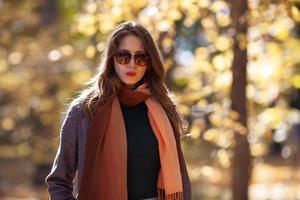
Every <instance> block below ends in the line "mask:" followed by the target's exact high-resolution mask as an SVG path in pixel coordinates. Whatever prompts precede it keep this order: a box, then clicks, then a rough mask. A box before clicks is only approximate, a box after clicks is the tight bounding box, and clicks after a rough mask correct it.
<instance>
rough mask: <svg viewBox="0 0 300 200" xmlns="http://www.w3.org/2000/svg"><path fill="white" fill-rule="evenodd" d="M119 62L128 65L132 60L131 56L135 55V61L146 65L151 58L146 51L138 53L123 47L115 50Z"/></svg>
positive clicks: (140, 64)
mask: <svg viewBox="0 0 300 200" xmlns="http://www.w3.org/2000/svg"><path fill="white" fill-rule="evenodd" d="M114 56H115V58H116V61H117V63H119V64H122V65H126V64H128V63H129V62H130V60H131V57H132V56H133V59H134V63H135V64H137V65H139V66H146V65H147V64H148V62H149V60H150V57H149V55H148V54H146V53H145V52H142V51H141V52H136V53H130V52H129V51H127V50H125V49H121V50H118V51H116V52H115V54H114Z"/></svg>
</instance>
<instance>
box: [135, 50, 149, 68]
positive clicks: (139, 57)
mask: <svg viewBox="0 0 300 200" xmlns="http://www.w3.org/2000/svg"><path fill="white" fill-rule="evenodd" d="M134 61H135V63H136V64H137V65H140V66H145V65H147V64H148V61H149V57H148V55H147V54H145V53H137V54H135V55H134Z"/></svg>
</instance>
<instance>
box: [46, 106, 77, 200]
mask: <svg viewBox="0 0 300 200" xmlns="http://www.w3.org/2000/svg"><path fill="white" fill-rule="evenodd" d="M78 118H79V117H78V111H77V110H76V106H72V107H71V108H70V109H69V111H68V112H67V116H66V117H65V119H64V122H63V124H62V127H61V129H60V144H59V147H58V150H57V153H56V157H55V160H54V162H53V166H52V169H51V172H50V174H49V175H48V176H47V177H46V180H45V181H46V183H47V185H48V192H49V194H50V197H51V200H75V198H74V196H73V180H74V177H75V174H76V170H77V150H78V147H77V140H78V138H77V135H78V134H77V130H78V129H77V125H78V120H77V119H78Z"/></svg>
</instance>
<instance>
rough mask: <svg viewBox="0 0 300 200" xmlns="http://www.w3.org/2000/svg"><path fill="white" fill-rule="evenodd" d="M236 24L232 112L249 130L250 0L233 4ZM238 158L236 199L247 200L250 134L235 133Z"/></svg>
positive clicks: (234, 186)
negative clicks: (247, 92) (248, 47)
mask: <svg viewBox="0 0 300 200" xmlns="http://www.w3.org/2000/svg"><path fill="white" fill-rule="evenodd" d="M231 13H232V23H233V27H234V29H235V34H234V39H233V41H234V43H233V64H232V74H233V77H232V89H231V108H232V110H233V111H236V112H237V113H238V114H239V118H238V121H239V122H240V123H241V124H242V125H243V127H245V130H246V129H247V119H248V117H247V108H246V104H247V103H246V102H247V97H246V86H247V70H246V69H247V68H246V66H247V62H248V59H247V28H248V23H247V22H248V15H249V11H248V3H247V0H243V1H240V0H234V1H233V2H232V12H231ZM234 138H235V143H234V147H233V150H234V156H233V161H232V199H233V200H247V199H249V198H248V187H249V183H250V177H251V161H250V148H249V143H248V140H247V131H235V132H234Z"/></svg>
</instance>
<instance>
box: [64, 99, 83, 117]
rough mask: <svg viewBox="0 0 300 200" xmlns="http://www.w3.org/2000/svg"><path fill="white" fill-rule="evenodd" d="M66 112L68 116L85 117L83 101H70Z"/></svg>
mask: <svg viewBox="0 0 300 200" xmlns="http://www.w3.org/2000/svg"><path fill="white" fill-rule="evenodd" d="M67 113H68V115H69V116H70V117H77V118H85V117H87V116H86V114H85V105H84V102H83V101H72V102H71V103H70V104H69V106H68V108H67Z"/></svg>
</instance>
